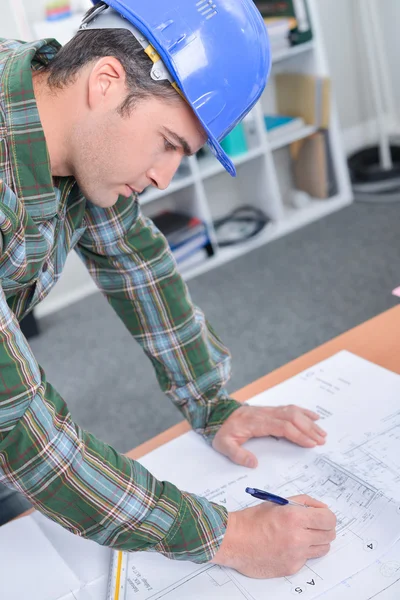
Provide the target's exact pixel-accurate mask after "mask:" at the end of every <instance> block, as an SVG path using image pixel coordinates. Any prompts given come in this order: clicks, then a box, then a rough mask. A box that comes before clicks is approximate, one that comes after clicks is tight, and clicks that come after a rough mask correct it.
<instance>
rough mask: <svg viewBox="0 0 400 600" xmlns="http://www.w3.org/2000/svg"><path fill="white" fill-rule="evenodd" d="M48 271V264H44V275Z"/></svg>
mask: <svg viewBox="0 0 400 600" xmlns="http://www.w3.org/2000/svg"><path fill="white" fill-rule="evenodd" d="M47 269H48V264H47V263H44V265H43V267H42V273H46V271H47Z"/></svg>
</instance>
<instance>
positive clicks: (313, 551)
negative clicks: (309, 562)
mask: <svg viewBox="0 0 400 600" xmlns="http://www.w3.org/2000/svg"><path fill="white" fill-rule="evenodd" d="M330 549H331V546H330V544H325V545H323V546H310V548H309V550H308V558H321V557H322V556H326V555H327V554H328V552H329V550H330Z"/></svg>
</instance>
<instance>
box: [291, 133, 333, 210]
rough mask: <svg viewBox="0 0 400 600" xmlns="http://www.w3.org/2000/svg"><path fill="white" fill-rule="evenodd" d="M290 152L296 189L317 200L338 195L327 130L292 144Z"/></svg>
mask: <svg viewBox="0 0 400 600" xmlns="http://www.w3.org/2000/svg"><path fill="white" fill-rule="evenodd" d="M290 151H291V156H292V162H293V176H294V184H295V187H296V189H298V190H301V191H303V192H307V193H308V194H309V195H310V196H312V197H313V198H319V199H326V198H331V197H332V196H335V195H336V194H337V193H338V184H337V181H336V178H335V169H334V164H333V157H332V152H331V145H330V136H329V130H328V129H321V130H320V131H317V132H316V133H314V134H313V135H310V136H309V137H307V138H305V139H303V140H300V141H298V142H294V143H293V144H291V147H290Z"/></svg>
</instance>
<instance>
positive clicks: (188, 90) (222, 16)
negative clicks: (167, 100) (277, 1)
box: [92, 0, 271, 176]
mask: <svg viewBox="0 0 400 600" xmlns="http://www.w3.org/2000/svg"><path fill="white" fill-rule="evenodd" d="M92 2H93V4H98V2H99V0H92ZM105 4H106V5H108V6H109V7H111V8H112V9H114V11H116V12H117V13H119V15H121V16H122V17H124V19H126V20H127V21H128V22H129V23H130V24H131V25H133V26H134V28H136V29H137V30H139V31H140V32H141V33H142V34H143V36H144V37H145V38H146V40H147V41H148V42H149V43H150V44H151V45H152V46H153V47H154V49H155V50H156V52H157V53H158V55H159V58H161V61H162V63H163V64H164V65H165V67H166V68H167V70H168V71H169V73H170V75H171V76H172V78H173V79H174V81H175V82H176V84H177V86H178V88H179V89H180V90H181V92H182V93H183V95H184V97H185V99H186V100H187V102H188V103H189V104H190V106H191V107H192V109H193V111H194V113H195V114H196V116H197V118H198V119H199V121H200V123H201V124H202V126H203V128H204V130H205V132H206V133H207V135H208V145H209V147H210V149H211V151H212V152H213V153H214V154H215V156H216V157H217V158H218V160H219V161H220V162H221V164H222V165H223V166H224V167H225V169H226V170H227V171H228V172H229V173H230V174H231V175H233V176H234V175H236V170H235V166H234V164H233V163H232V161H231V160H230V158H229V157H228V155H227V154H226V153H225V152H224V150H223V149H222V147H221V145H220V142H221V140H222V139H223V138H224V137H225V136H226V135H228V133H229V132H230V131H232V129H233V128H234V127H235V126H236V125H237V124H238V123H239V122H240V121H241V120H242V119H243V118H244V117H245V116H246V114H247V113H248V112H249V111H250V110H251V109H252V108H253V106H254V105H255V103H256V102H257V100H258V99H259V97H260V96H261V94H262V92H263V90H264V88H265V85H266V83H267V80H268V76H269V73H270V69H271V55H270V48H269V41H268V35H267V28H266V26H265V23H264V21H263V19H262V17H261V14H260V12H259V11H258V9H257V8H256V6H255V4H254V2H253V0H168V1H167V2H166V1H165V0H106V2H105ZM121 27H123V25H121Z"/></svg>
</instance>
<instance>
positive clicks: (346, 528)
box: [125, 352, 400, 600]
mask: <svg viewBox="0 0 400 600" xmlns="http://www.w3.org/2000/svg"><path fill="white" fill-rule="evenodd" d="M386 389H387V390H388V393H387V394H386V393H385V394H383V393H382V390H385V391H386ZM399 397H400V377H399V376H398V375H395V374H393V373H389V372H387V371H385V370H384V369H381V368H379V367H376V366H375V365H371V364H370V363H367V362H366V361H364V360H362V359H359V358H357V357H355V356H353V355H351V354H349V353H346V352H343V353H340V354H339V355H337V356H335V357H333V358H332V359H329V360H327V361H324V362H323V363H321V364H320V365H317V367H315V368H314V369H312V370H309V371H306V372H305V373H302V374H301V375H298V376H297V377H295V378H293V379H291V380H289V381H288V382H285V383H283V384H281V385H280V386H277V387H276V388H273V389H271V390H269V391H268V392H266V393H265V394H263V395H261V396H260V397H257V398H256V399H255V400H254V403H255V404H258V405H262V404H264V405H279V404H291V403H296V404H299V405H301V406H304V407H306V408H310V409H312V410H316V411H317V412H318V413H319V414H320V415H321V418H322V420H323V421H324V422H323V423H322V426H323V427H324V428H325V429H327V430H328V432H329V438H328V439H329V441H328V443H327V445H326V447H321V448H317V449H313V450H306V449H302V448H299V447H297V446H294V445H293V444H290V443H289V442H287V441H284V440H276V439H273V438H269V439H259V440H252V441H251V442H249V443H248V444H247V446H248V448H249V449H251V450H252V452H254V453H255V454H256V455H257V457H258V459H259V466H258V467H257V469H256V470H252V471H249V470H247V469H244V468H243V467H239V466H237V465H234V464H232V463H230V462H229V461H228V460H227V459H225V458H224V457H222V456H220V455H216V454H215V453H214V452H213V451H212V450H211V449H210V448H207V447H205V446H204V444H203V443H202V441H201V440H200V439H199V438H198V436H196V435H195V434H193V433H189V434H187V435H186V436H183V437H181V438H178V439H177V440H174V441H173V442H171V443H170V444H168V445H166V446H164V447H163V448H162V450H156V451H155V452H153V453H151V454H149V455H148V456H147V457H145V458H144V459H143V461H142V462H143V464H144V465H145V466H146V467H147V468H149V469H150V470H151V471H152V472H153V473H154V474H155V475H156V476H159V477H163V478H164V479H165V478H168V479H169V480H171V481H173V483H175V484H176V485H178V486H180V487H181V488H182V489H186V490H189V491H191V492H194V493H197V494H199V495H204V496H206V497H207V498H208V499H210V500H212V501H213V502H217V503H219V504H222V505H223V506H226V508H227V509H228V510H229V511H233V510H240V509H242V508H245V507H248V506H251V505H254V504H256V503H257V502H258V501H257V500H255V499H254V498H251V497H249V496H248V495H247V494H246V493H245V491H244V490H245V488H246V486H250V487H259V488H262V489H267V490H270V491H273V492H276V493H278V494H280V495H283V496H290V495H295V494H300V493H306V494H309V495H311V496H313V497H315V498H318V499H319V500H322V501H323V502H326V503H327V504H328V506H329V507H330V508H331V510H333V511H334V512H335V514H336V516H337V519H338V527H337V539H336V540H335V542H334V543H333V544H332V549H331V552H330V553H329V555H328V556H326V557H324V558H322V559H314V560H311V561H308V563H307V564H306V566H305V567H304V568H303V569H302V570H301V571H300V572H299V573H297V574H296V575H295V576H293V577H286V578H281V579H272V580H252V579H249V578H247V577H244V576H242V575H240V574H239V573H237V572H234V571H231V570H229V569H221V568H219V567H217V566H213V565H205V566H204V565H203V566H198V565H193V564H191V563H180V562H175V561H169V560H168V559H165V558H163V557H160V556H155V555H153V554H143V553H141V554H135V555H131V556H129V561H128V583H129V585H128V586H127V593H126V599H125V600H131V599H133V598H135V599H137V600H142V599H143V600H144V599H150V598H151V599H154V600H156V599H157V598H165V599H167V600H169V599H170V600H172V599H180V598H182V599H183V598H188V597H190V598H215V599H221V600H222V599H224V598H245V599H248V600H261V599H262V600H264V598H265V597H272V598H277V599H278V598H282V599H284V598H287V599H288V600H289V599H290V598H293V596H300V595H306V597H307V598H310V599H311V598H315V597H317V596H320V595H321V594H324V595H325V596H326V597H327V598H328V600H333V598H334V596H332V595H331V596H330V597H329V594H333V593H334V591H329V590H332V588H334V587H335V586H338V585H340V597H346V596H345V595H344V594H345V593H346V592H347V591H348V590H349V596H348V597H349V598H352V599H355V598H358V597H359V598H360V599H364V598H369V596H365V595H363V594H364V592H365V591H367V593H370V592H371V591H372V587H371V586H369V585H366V584H364V581H365V580H366V579H365V578H367V577H368V578H371V579H373V580H374V581H375V582H380V583H375V588H377V591H376V593H380V594H381V595H382V594H385V593H386V594H387V593H391V592H389V590H391V591H393V590H394V589H395V588H396V581H397V579H396V577H397V578H398V579H400V571H398V569H397V565H400V561H399V556H398V554H399V553H400V549H398V547H399V546H400V544H396V542H397V541H398V540H399V539H400V456H399V454H400V453H399V451H398V449H399V447H400V446H399V441H400V412H399V410H398V398H399ZM378 398H379V401H377V399H378ZM193 464H196V469H195V470H194V469H193ZM177 465H179V468H177ZM396 552H397V554H396ZM391 553H393V554H391ZM376 572H379V573H380V578H377V577H376ZM357 573H360V574H359V575H357ZM338 589H339V588H337V587H336V591H337V590H338ZM357 589H359V594H360V595H358V596H357V593H358V592H357ZM374 593H375V592H374ZM336 597H337V596H336ZM372 597H373V596H371V598H372ZM378 597H379V596H378ZM389 598H391V596H385V595H383V596H382V597H381V598H379V600H389Z"/></svg>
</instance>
